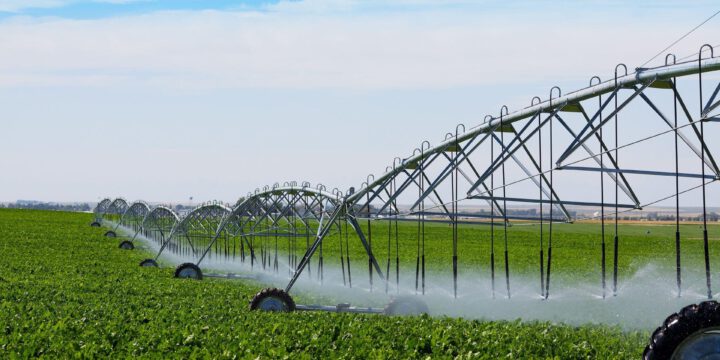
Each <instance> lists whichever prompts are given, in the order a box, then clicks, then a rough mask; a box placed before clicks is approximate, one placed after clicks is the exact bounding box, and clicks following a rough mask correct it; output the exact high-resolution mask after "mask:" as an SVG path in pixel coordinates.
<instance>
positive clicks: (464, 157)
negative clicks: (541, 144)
mask: <svg viewBox="0 0 720 360" xmlns="http://www.w3.org/2000/svg"><path fill="white" fill-rule="evenodd" d="M533 118H535V117H533ZM499 126H500V124H499V123H498V124H497V125H495V126H494V127H493V128H492V129H491V130H490V131H488V132H486V133H484V134H483V136H482V138H480V136H475V137H473V138H472V139H471V140H470V141H468V143H467V144H465V146H463V147H460V144H456V146H457V147H458V155H459V157H460V158H459V159H458V160H457V161H456V162H455V163H453V161H452V159H450V157H449V156H448V155H447V154H444V153H443V154H444V155H445V158H446V159H448V161H449V162H448V165H447V166H445V168H444V169H443V170H442V172H440V175H438V176H437V178H435V181H433V182H432V183H430V186H428V187H427V188H426V189H425V192H424V193H423V194H422V195H421V196H420V198H419V199H417V201H415V203H414V204H412V206H410V208H411V209H414V208H416V207H417V206H418V205H420V203H421V202H422V201H423V200H424V199H425V198H426V197H427V196H428V195H429V194H430V193H431V192H432V191H434V190H435V188H436V187H438V186H439V185H440V184H441V183H442V182H443V181H445V179H447V177H448V176H450V174H452V171H453V168H455V167H459V166H460V164H462V163H463V161H466V162H468V163H470V159H469V156H470V155H471V154H472V153H473V152H475V150H477V149H478V148H479V147H480V145H482V144H483V143H484V142H485V140H487V138H488V137H490V134H492V133H493V131H495V129H497V128H498V127H499ZM478 135H479V134H478ZM478 138H480V141H478V142H477V143H475V144H472V142H473V141H475V140H476V139H478ZM471 144H472V145H471ZM471 146H472V147H471ZM468 148H470V149H468ZM465 149H468V150H467V151H466V150H465ZM470 166H472V163H470ZM472 167H473V169H474V166H472ZM476 172H477V171H476ZM478 177H479V174H478Z"/></svg>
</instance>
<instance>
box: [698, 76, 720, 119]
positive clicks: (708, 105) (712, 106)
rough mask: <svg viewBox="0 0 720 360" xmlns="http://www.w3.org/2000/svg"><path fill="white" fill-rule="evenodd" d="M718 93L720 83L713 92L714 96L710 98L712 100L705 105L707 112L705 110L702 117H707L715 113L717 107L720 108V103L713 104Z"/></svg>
mask: <svg viewBox="0 0 720 360" xmlns="http://www.w3.org/2000/svg"><path fill="white" fill-rule="evenodd" d="M718 92H720V83H718V85H717V87H715V91H713V94H712V96H710V98H709V99H708V101H707V105H705V110H703V112H702V117H706V116H707V114H709V113H710V112H711V111H713V110H714V109H715V108H716V107H718V106H720V101H718V102H716V103H714V104H713V101H715V98H716V97H717V95H718Z"/></svg>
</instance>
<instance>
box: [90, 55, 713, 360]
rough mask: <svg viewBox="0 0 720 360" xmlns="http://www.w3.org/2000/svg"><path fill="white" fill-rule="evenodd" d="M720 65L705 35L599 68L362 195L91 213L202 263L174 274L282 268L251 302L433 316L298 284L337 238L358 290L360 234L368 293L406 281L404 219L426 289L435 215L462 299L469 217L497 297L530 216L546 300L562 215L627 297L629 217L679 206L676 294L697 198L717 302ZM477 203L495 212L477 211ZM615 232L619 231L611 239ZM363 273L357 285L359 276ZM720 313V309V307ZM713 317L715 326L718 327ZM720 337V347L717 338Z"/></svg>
mask: <svg viewBox="0 0 720 360" xmlns="http://www.w3.org/2000/svg"><path fill="white" fill-rule="evenodd" d="M717 70H720V57H718V58H716V57H714V53H713V47H711V46H709V45H704V46H703V47H702V48H701V49H700V51H699V52H698V53H697V58H693V59H691V60H689V61H684V62H678V61H676V58H675V56H674V55H668V56H666V58H665V65H663V66H659V67H654V68H637V69H635V72H632V73H630V72H628V69H627V67H626V66H625V65H623V64H619V65H618V66H616V67H615V70H614V75H613V77H612V78H610V79H606V80H605V81H603V80H602V79H600V78H599V77H597V76H593V77H592V78H591V79H590V81H589V86H588V87H586V88H583V89H580V90H577V91H575V92H571V93H567V94H563V93H562V92H561V90H560V88H558V87H553V88H552V89H551V90H550V92H549V97H548V98H547V99H545V100H543V99H541V98H540V97H534V98H533V99H532V100H531V101H530V105H529V106H528V107H526V108H523V109H521V110H518V111H515V112H510V111H508V108H507V107H506V106H503V107H502V108H501V110H500V112H499V114H498V115H497V116H490V115H488V116H486V117H485V121H484V122H483V123H482V124H480V125H478V126H475V127H472V128H469V129H466V128H465V126H463V125H458V126H457V127H456V128H455V130H454V131H453V132H449V133H447V134H446V135H445V138H444V141H442V142H441V143H439V144H437V145H434V146H432V145H431V144H430V143H429V142H427V141H423V142H422V143H421V144H420V146H419V147H418V148H416V149H415V150H414V151H413V153H412V155H411V156H409V157H406V158H399V157H398V158H395V159H394V161H393V163H392V165H391V166H388V167H387V168H386V172H385V173H384V174H383V175H381V176H378V177H374V176H372V175H370V176H369V177H368V178H367V180H366V181H365V182H364V183H363V184H362V186H360V187H359V188H358V189H354V188H350V189H349V190H348V191H347V192H342V191H340V190H338V189H334V190H332V191H327V189H326V188H325V187H324V186H322V185H317V186H311V185H310V184H309V183H302V184H300V185H298V184H297V183H294V182H286V183H284V184H282V185H281V184H279V183H276V184H275V185H273V186H266V187H264V188H263V189H257V190H255V191H254V192H252V193H248V194H247V196H245V197H243V198H241V199H240V200H239V201H238V202H237V203H236V204H235V205H234V206H227V205H223V204H219V203H208V204H202V205H200V206H198V207H196V208H195V209H194V210H192V211H191V212H189V213H187V214H185V215H184V216H178V214H176V213H175V212H174V211H173V210H172V209H171V208H169V207H163V206H158V207H155V208H151V207H150V206H148V205H147V204H146V203H144V202H136V203H133V204H128V203H127V202H126V201H125V200H123V199H115V200H110V199H105V200H103V201H101V202H100V203H99V204H98V205H97V207H96V208H95V215H96V221H95V222H94V223H93V225H95V226H100V224H101V223H102V222H104V221H107V222H109V223H110V224H111V225H113V226H114V228H113V230H110V231H108V232H107V235H108V236H116V232H115V231H116V230H117V228H118V227H120V226H123V227H125V228H129V229H131V230H132V232H134V234H133V236H132V238H130V240H125V241H123V243H122V245H121V246H122V247H124V248H132V247H133V241H134V240H135V239H136V238H137V237H138V236H139V235H142V236H144V237H146V238H148V239H150V242H151V243H154V244H155V245H156V248H157V249H158V253H157V255H156V256H155V258H154V259H147V260H145V261H143V262H142V264H141V265H143V266H157V265H158V263H157V260H158V258H159V257H160V256H161V255H162V254H163V253H167V254H168V255H172V256H177V257H180V258H182V259H185V260H184V261H187V259H191V260H192V261H190V262H184V263H182V264H181V265H179V266H178V267H177V269H176V271H175V276H176V277H182V278H194V279H202V278H203V272H202V270H201V269H200V266H201V264H203V262H208V261H212V262H213V264H220V265H222V264H233V263H241V264H244V265H245V266H246V267H249V269H250V270H257V272H262V271H265V272H267V271H270V272H274V273H275V274H279V273H281V272H284V271H287V276H288V279H289V280H288V283H287V285H286V286H285V288H284V289H276V288H270V289H265V290H263V291H262V292H260V293H258V294H257V295H256V296H255V298H254V299H253V300H252V302H251V305H250V306H251V308H252V309H263V310H282V311H294V310H329V311H356V312H383V311H385V312H386V313H391V314H397V313H418V312H427V307H426V306H425V305H424V303H423V302H422V301H420V300H418V299H417V298H414V297H413V298H408V297H397V298H396V299H395V300H394V301H393V302H391V303H390V305H388V306H387V307H386V308H385V309H384V310H383V309H374V308H355V307H350V306H349V305H348V304H340V305H337V306H303V305H296V304H295V302H294V301H293V299H292V297H291V296H290V295H289V293H290V291H291V290H292V288H293V286H294V285H295V283H296V281H297V280H298V279H299V278H300V277H301V276H303V274H306V275H305V276H307V277H308V278H313V279H315V280H316V281H318V282H320V283H322V282H323V281H325V280H324V279H325V277H326V271H327V270H328V269H329V268H327V269H326V266H325V265H324V264H325V261H326V258H325V257H324V256H323V245H324V244H325V245H326V246H327V242H328V241H330V240H329V239H332V241H333V242H336V243H335V245H339V254H340V256H339V257H340V259H339V260H340V261H339V264H338V265H339V266H336V267H333V269H334V270H335V271H340V272H342V276H337V277H334V279H340V278H342V284H343V285H345V286H348V287H352V286H353V277H352V272H351V268H354V267H356V266H357V264H352V265H351V258H350V250H349V249H350V246H351V241H350V239H352V242H354V243H355V245H357V242H356V241H358V240H359V244H360V245H361V246H362V248H363V249H364V252H365V253H366V255H367V262H366V263H364V264H363V265H361V267H363V268H365V269H364V270H363V272H366V273H367V278H365V277H364V276H363V279H367V281H368V283H367V284H368V286H369V289H370V290H371V291H372V290H373V289H376V290H377V291H385V292H387V293H390V292H393V291H395V292H397V291H399V289H400V287H401V281H400V277H401V275H400V274H401V265H400V264H401V261H400V243H401V242H400V241H399V237H400V236H407V234H400V233H399V231H398V223H399V222H412V223H416V224H417V227H416V229H417V231H416V233H414V234H412V237H413V239H414V241H416V243H415V245H416V250H417V251H416V252H417V258H416V263H415V264H414V265H415V266H413V267H411V268H410V269H409V270H410V271H412V272H413V273H414V280H415V289H414V290H415V291H416V293H419V294H425V293H426V291H428V288H426V257H427V256H430V255H432V254H427V253H426V252H425V249H426V246H425V245H426V243H425V227H426V224H429V223H444V224H447V225H448V227H449V228H450V229H451V232H450V234H451V235H450V236H449V239H448V242H447V244H448V248H450V247H451V256H450V257H448V259H447V260H448V261H447V264H448V265H449V267H450V269H449V273H450V272H451V274H452V275H451V276H452V294H453V295H454V296H455V297H457V296H458V292H459V291H461V289H459V285H458V284H459V283H458V268H459V266H460V265H461V264H462V261H461V260H462V258H461V257H460V256H459V255H458V254H466V250H464V249H462V248H461V247H462V244H463V243H467V242H468V241H464V240H466V239H461V238H460V237H461V236H460V231H459V230H458V229H459V227H461V226H464V225H466V224H473V225H487V226H490V227H491V229H495V231H490V232H489V233H488V235H487V237H488V238H487V239H472V240H473V241H488V242H490V244H491V246H490V250H489V253H488V254H487V256H488V257H489V259H490V263H489V268H488V269H487V272H488V274H489V275H490V282H491V287H490V288H491V291H492V295H493V297H494V296H495V295H496V294H497V296H502V297H506V298H510V297H511V296H512V290H513V288H512V286H511V285H512V282H511V279H512V277H511V269H510V262H509V260H508V259H509V256H510V254H509V252H508V227H509V226H512V225H513V224H524V225H527V224H534V225H539V229H540V232H539V235H538V238H537V242H538V247H537V251H538V253H537V259H538V260H537V261H538V270H539V272H538V277H537V279H538V280H537V281H538V285H539V286H538V289H539V295H540V296H541V297H542V298H544V299H548V298H550V296H551V293H552V290H553V288H552V286H551V285H552V283H553V278H552V277H551V274H552V270H553V265H554V264H553V237H554V232H556V231H557V229H554V227H553V225H554V224H558V223H572V222H575V221H577V220H586V219H595V220H597V221H598V222H600V223H601V225H602V226H601V234H598V236H599V237H600V239H602V241H601V245H600V246H601V251H600V254H601V255H600V256H601V258H600V259H599V261H600V263H601V274H600V276H599V286H601V287H602V296H603V297H606V296H610V295H616V294H617V293H618V253H619V251H621V244H622V236H623V234H622V233H621V232H620V231H619V230H620V229H619V228H618V223H619V221H620V218H621V216H622V214H623V213H625V212H629V211H635V210H640V209H643V208H644V207H647V206H651V205H654V204H658V203H661V202H662V203H667V202H672V201H673V200H674V207H675V212H676V216H675V220H676V221H675V226H676V236H675V239H674V241H675V252H676V254H675V255H676V256H675V264H674V267H675V269H676V275H677V280H676V282H677V292H678V295H680V293H681V290H682V285H683V284H682V281H683V276H682V271H683V267H682V266H681V265H682V264H681V262H680V259H681V256H680V255H681V250H682V249H681V246H680V240H681V236H682V234H681V232H680V206H681V202H682V201H684V203H682V205H684V206H688V205H693V206H697V207H700V208H701V210H700V211H701V213H702V215H701V220H702V227H703V231H702V234H703V235H702V236H703V244H704V269H705V283H704V284H703V285H704V287H706V289H707V296H708V298H712V281H711V280H712V279H711V268H710V260H709V259H710V258H709V244H708V233H707V222H708V213H707V204H706V198H707V195H706V194H707V189H708V187H709V186H711V185H714V183H715V182H716V181H717V180H718V179H720V168H719V167H718V164H717V161H716V158H715V156H714V154H713V152H712V151H711V146H710V145H711V144H708V141H707V140H708V139H710V137H706V132H708V135H709V134H710V132H711V131H716V132H717V130H718V129H714V130H713V129H712V127H711V125H712V123H714V122H718V121H720V116H719V115H718V108H719V107H720V96H719V92H720V83H718V82H717V81H710V80H708V79H706V80H705V81H704V80H703V76H704V74H705V73H708V72H713V71H717ZM706 77H707V76H706ZM700 199H702V200H701V201H702V203H701V204H699V200H700ZM401 204H403V205H401ZM518 205H521V206H523V207H525V208H530V209H531V211H529V212H526V213H523V214H518V213H517V212H516V211H513V210H512V209H513V208H517V206H518ZM513 206H515V207H513ZM473 208H474V209H477V208H489V211H487V212H484V211H483V212H477V211H469V210H468V209H473ZM582 208H587V209H597V210H598V211H597V213H596V214H594V215H592V216H585V215H577V214H578V213H579V212H578V211H577V209H582ZM573 209H576V210H573ZM371 223H375V224H379V223H381V224H384V225H385V226H383V227H382V228H383V229H385V230H383V231H382V233H380V234H378V233H377V230H375V232H373V230H374V229H377V227H376V226H371ZM606 232H608V235H612V236H610V238H611V239H612V240H611V241H609V242H608V243H607V244H606V241H605V239H606ZM468 240H469V239H468ZM496 242H498V243H499V244H500V246H499V247H500V248H504V251H502V252H501V253H499V254H495V248H496V245H495V244H496ZM378 244H379V245H378ZM377 249H383V250H382V253H383V254H384V255H385V257H384V258H383V259H379V258H378V257H377V256H376V255H375V254H376V253H377ZM405 268H407V266H405ZM406 270H407V269H406ZM356 271H357V270H356ZM206 276H208V274H206ZM225 277H234V275H232V274H229V275H225ZM355 281H356V284H357V281H358V280H357V276H356V278H355ZM498 283H499V284H498ZM708 304H711V303H708ZM701 306H702V311H700V310H698V309H700V308H699V307H698V306H695V308H693V309H694V310H693V311H690V310H687V311H686V312H688V314H686V315H685V317H684V318H689V317H691V315H689V313H693V314H695V313H701V312H702V313H706V312H708V311H709V310H708V309H710V308H712V310H713V311H714V309H715V308H716V306H715V305H701ZM684 311H685V310H684ZM675 315H676V317H677V314H675ZM693 316H695V315H693ZM698 316H699V315H698ZM714 318H719V319H720V315H718V316H715V317H714ZM676 322H677V321H676ZM674 324H675V323H674V322H672V321H671V322H666V324H665V325H664V326H663V327H662V328H661V329H658V331H656V333H657V334H655V335H654V337H653V344H652V345H650V346H649V347H648V349H647V350H646V356H647V357H648V358H653V357H652V356H659V357H657V358H662V356H664V354H666V351H668V350H667V349H672V350H671V352H672V351H676V350H675V349H676V348H678V346H679V345H678V344H679V343H680V341H679V340H678V339H680V338H682V337H681V336H679V335H677V334H673V333H672V332H673V331H675V330H674V329H676V328H678V326H675V325H674ZM718 325H720V320H718V321H717V324H714V326H718ZM673 326H675V327H673ZM683 329H684V330H683V331H685V330H687V329H689V327H687V326H686V327H684V328H683ZM658 334H659V335H658ZM706 338H707V336H706V335H703V336H700V337H698V339H697V340H696V341H694V342H693V341H690V342H689V345H688V344H685V343H687V341H686V342H685V343H684V344H685V345H684V346H685V348H684V349H685V350H682V349H680V350H678V351H686V350H687V349H690V350H687V351H696V350H698V349H701V350H702V349H706V348H707V346H706V347H705V348H703V346H705V345H703V344H705V343H706V342H707V341H706V340H707V339H706ZM668 339H670V340H668ZM713 340H714V341H715V343H718V342H719V341H718V337H717V335H715V337H714V338H713ZM663 341H664V342H663ZM673 344H674V345H673ZM698 344H699V345H698ZM693 346H694V347H693ZM653 354H655V355H653Z"/></svg>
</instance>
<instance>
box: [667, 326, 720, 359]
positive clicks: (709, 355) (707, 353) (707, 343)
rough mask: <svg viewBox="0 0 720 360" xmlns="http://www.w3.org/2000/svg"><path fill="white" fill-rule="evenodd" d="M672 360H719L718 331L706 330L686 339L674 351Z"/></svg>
mask: <svg viewBox="0 0 720 360" xmlns="http://www.w3.org/2000/svg"><path fill="white" fill-rule="evenodd" d="M672 359H673V360H720V329H717V328H716V329H706V330H703V331H699V332H697V333H696V334H694V335H692V336H690V337H688V338H687V339H686V340H685V341H683V342H682V343H681V344H680V346H678V348H677V349H676V350H675V352H674V353H673V356H672Z"/></svg>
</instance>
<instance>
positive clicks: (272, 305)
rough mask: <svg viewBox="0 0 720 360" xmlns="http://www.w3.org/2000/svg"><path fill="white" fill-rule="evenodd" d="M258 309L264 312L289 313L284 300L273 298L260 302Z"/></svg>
mask: <svg viewBox="0 0 720 360" xmlns="http://www.w3.org/2000/svg"><path fill="white" fill-rule="evenodd" d="M258 309H260V310H263V311H287V306H285V302H284V301H283V300H282V299H278V298H276V297H272V296H271V297H267V298H265V299H263V300H262V301H260V304H259V306H258Z"/></svg>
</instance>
